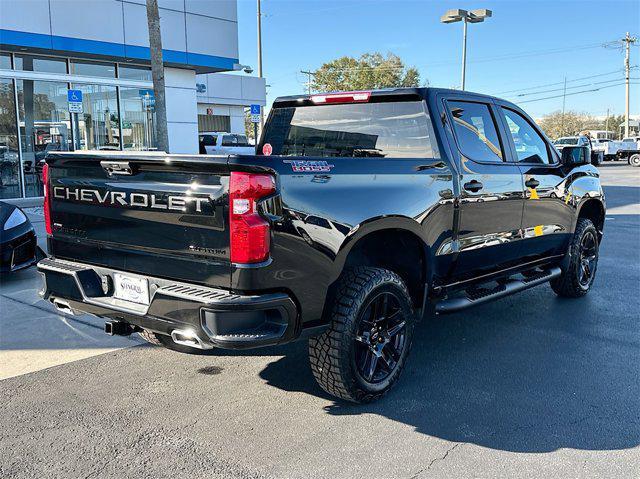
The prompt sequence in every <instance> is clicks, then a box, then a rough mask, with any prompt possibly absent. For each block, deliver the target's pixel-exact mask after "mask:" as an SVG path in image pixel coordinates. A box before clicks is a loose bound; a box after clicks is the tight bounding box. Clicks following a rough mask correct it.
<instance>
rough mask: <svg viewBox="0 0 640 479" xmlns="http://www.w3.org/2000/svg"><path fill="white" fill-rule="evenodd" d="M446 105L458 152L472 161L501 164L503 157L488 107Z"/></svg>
mask: <svg viewBox="0 0 640 479" xmlns="http://www.w3.org/2000/svg"><path fill="white" fill-rule="evenodd" d="M447 105H448V108H449V111H450V112H451V116H452V117H453V129H454V131H455V134H456V138H457V140H458V146H459V148H460V152H461V153H462V154H463V155H464V156H466V157H467V158H470V159H472V160H477V161H493V162H497V163H500V162H502V161H503V159H504V155H503V154H502V148H501V146H500V140H499V138H498V129H497V128H496V123H495V121H494V119H493V115H492V114H491V110H490V109H489V105H486V104H484V103H472V102H467V101H448V102H447Z"/></svg>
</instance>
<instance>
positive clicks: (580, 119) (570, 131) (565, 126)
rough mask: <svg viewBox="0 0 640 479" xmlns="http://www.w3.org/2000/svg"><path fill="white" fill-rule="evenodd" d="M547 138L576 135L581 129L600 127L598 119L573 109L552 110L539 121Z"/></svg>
mask: <svg viewBox="0 0 640 479" xmlns="http://www.w3.org/2000/svg"><path fill="white" fill-rule="evenodd" d="M539 124H540V128H542V129H543V130H544V132H545V133H546V134H547V136H548V137H549V138H552V139H555V138H560V137H561V136H572V135H577V134H579V133H580V132H581V131H583V130H596V129H600V123H599V122H598V120H596V119H595V118H593V117H592V116H590V115H588V114H586V113H577V112H575V111H566V112H564V113H562V112H561V111H554V112H553V113H549V114H548V115H545V116H544V117H542V119H541V120H540V122H539Z"/></svg>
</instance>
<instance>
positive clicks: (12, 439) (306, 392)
mask: <svg viewBox="0 0 640 479" xmlns="http://www.w3.org/2000/svg"><path fill="white" fill-rule="evenodd" d="M601 173H602V177H603V184H604V185H605V191H606V195H607V206H608V212H607V220H606V223H605V238H604V241H603V244H602V247H601V257H600V263H599V268H598V277H597V279H596V283H595V285H594V289H593V290H592V292H590V293H589V295H588V296H587V297H586V298H584V299H582V300H561V299H559V298H557V297H556V296H555V295H554V294H553V293H552V291H551V289H550V288H549V287H548V286H547V285H543V286H540V287H537V288H534V289H532V290H529V291H526V292H524V293H522V294H519V295H516V296H512V297H508V298H506V299H503V300H500V301H497V302H494V303H491V304H487V305H484V306H481V307H478V308H475V309H472V310H469V311H466V312H464V313H458V314H454V315H449V316H442V317H437V318H435V319H433V320H432V321H430V322H428V323H423V324H421V326H420V327H419V328H418V333H417V337H416V339H415V342H414V347H413V351H412V357H411V358H410V362H409V364H408V365H407V368H406V370H405V372H404V374H403V377H402V378H401V380H400V382H399V384H398V385H397V387H396V388H395V389H394V390H393V391H392V392H391V393H390V394H389V395H388V396H386V397H385V398H383V400H381V401H379V402H377V403H374V404H372V405H365V406H356V405H349V404H345V403H342V402H337V401H334V400H333V399H332V398H331V397H329V396H328V395H326V394H325V393H324V392H323V391H322V390H321V389H320V388H319V387H318V386H317V385H316V384H315V382H314V380H313V378H312V376H311V371H310V368H309V365H308V361H307V352H306V343H302V342H300V343H294V344H291V345H288V346H286V347H281V348H270V349H264V350H258V351H255V352H254V351H250V352H227V351H215V352H212V353H210V354H208V355H204V356H202V355H186V354H179V353H174V352H171V351H167V350H163V349H160V348H155V347H151V346H147V345H142V344H141V343H140V342H139V341H138V340H136V339H135V338H112V337H109V336H106V335H104V333H102V322H101V321H100V320H98V319H95V318H91V317H88V316H82V317H67V316H61V315H59V314H57V313H55V312H54V311H53V309H52V307H50V306H49V305H48V304H46V303H44V302H43V301H41V300H40V299H39V297H38V296H37V290H38V289H39V277H38V274H37V273H36V271H35V269H30V270H28V271H23V272H20V273H17V274H14V275H13V276H11V277H7V278H3V279H2V284H1V288H0V301H1V308H0V310H1V314H0V378H3V380H2V381H1V382H0V404H1V407H0V424H1V428H0V477H6V478H9V477H20V478H22V477H37V478H44V477H56V478H61V477H63V478H76V477H105V478H106V477H172V478H181V477H191V478H193V477H225V478H230V477H340V478H342V477H350V478H351V477H367V478H371V477H383V478H392V477H393V478H396V477H399V478H425V477H525V476H526V477H531V476H535V477H546V476H557V477H616V478H618V477H636V478H637V477H639V476H640V447H639V446H640V169H637V168H635V169H634V168H631V167H629V166H627V165H626V164H622V163H615V164H605V165H604V166H603V167H602V168H601ZM30 216H31V218H32V220H33V221H34V223H35V224H36V226H37V227H38V228H39V230H40V231H42V229H43V225H42V221H43V219H42V216H41V215H39V214H38V211H37V210H34V211H33V212H32V213H31V214H30Z"/></svg>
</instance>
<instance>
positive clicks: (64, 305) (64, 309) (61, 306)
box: [51, 298, 75, 316]
mask: <svg viewBox="0 0 640 479" xmlns="http://www.w3.org/2000/svg"><path fill="white" fill-rule="evenodd" d="M51 302H52V303H53V305H54V306H55V307H56V309H57V310H58V311H60V312H61V313H64V314H70V315H71V316H75V312H74V311H73V309H71V306H70V305H69V303H68V302H67V301H64V300H62V299H59V298H54V299H52V300H51Z"/></svg>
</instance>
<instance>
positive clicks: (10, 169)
mask: <svg viewBox="0 0 640 479" xmlns="http://www.w3.org/2000/svg"><path fill="white" fill-rule="evenodd" d="M20 196H21V193H20V161H19V156H18V131H17V128H16V104H15V100H14V94H13V80H10V79H8V78H0V199H2V198H18V197H20Z"/></svg>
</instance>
